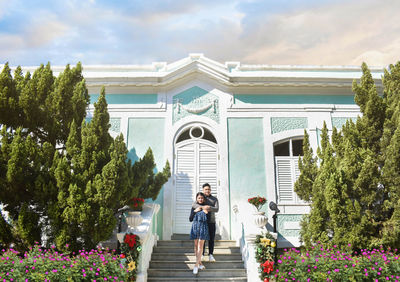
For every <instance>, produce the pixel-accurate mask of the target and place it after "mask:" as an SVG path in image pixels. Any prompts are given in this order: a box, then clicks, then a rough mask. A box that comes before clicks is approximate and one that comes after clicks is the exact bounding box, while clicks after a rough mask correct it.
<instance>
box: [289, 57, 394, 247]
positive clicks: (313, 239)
mask: <svg viewBox="0 0 400 282" xmlns="http://www.w3.org/2000/svg"><path fill="white" fill-rule="evenodd" d="M362 70H363V76H362V78H361V80H360V84H357V83H356V82H354V83H353V91H354V92H355V101H356V103H357V104H358V105H359V106H360V109H361V112H362V116H361V117H358V118H357V120H356V121H355V122H353V121H348V122H347V123H346V124H345V125H344V126H343V128H342V130H341V131H338V130H337V129H336V128H334V130H333V132H332V135H331V138H330V137H329V134H328V129H327V127H326V125H325V124H324V127H323V129H322V135H321V144H320V145H321V146H320V148H318V152H317V159H314V158H313V156H312V150H311V148H310V145H309V142H308V135H307V134H305V139H304V140H305V141H304V148H303V149H304V157H303V159H301V160H299V168H300V171H301V175H300V177H299V179H298V181H297V182H296V184H295V191H296V192H297V194H298V195H299V197H300V198H302V199H303V200H305V201H310V205H311V212H310V214H309V215H306V216H305V217H304V218H303V221H302V224H301V225H302V230H301V237H302V240H303V242H304V243H305V245H306V246H308V247H310V246H312V245H315V244H316V243H317V242H322V243H324V244H326V245H328V246H332V245H340V244H344V243H350V244H351V245H352V246H353V248H355V249H360V248H363V247H368V248H374V247H378V246H380V245H386V246H392V247H397V248H399V247H400V221H399V219H400V217H399V214H400V209H399V208H400V206H399V203H400V201H399V200H400V196H399V195H400V194H399V191H400V153H399V152H400V130H399V125H400V119H399V114H400V99H399V97H400V96H399V95H400V80H399V79H400V64H399V63H398V64H397V65H396V66H393V65H392V66H390V71H386V72H385V77H384V78H383V85H384V93H383V97H382V96H380V95H378V92H377V90H376V86H375V84H374V81H373V79H372V76H371V73H370V71H369V70H368V67H367V66H366V65H365V64H363V65H362ZM316 163H318V164H319V166H318V167H317V165H316Z"/></svg>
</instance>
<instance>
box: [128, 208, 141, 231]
mask: <svg viewBox="0 0 400 282" xmlns="http://www.w3.org/2000/svg"><path fill="white" fill-rule="evenodd" d="M141 213H142V212H141V211H128V212H126V214H125V216H126V218H125V219H126V223H127V224H128V226H129V227H131V228H135V227H136V226H138V225H140V224H141V223H142V221H143V217H142V216H141V215H140V214H141Z"/></svg>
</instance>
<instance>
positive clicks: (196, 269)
mask: <svg viewBox="0 0 400 282" xmlns="http://www.w3.org/2000/svg"><path fill="white" fill-rule="evenodd" d="M197 273H199V268H198V267H197V266H195V267H193V274H197Z"/></svg>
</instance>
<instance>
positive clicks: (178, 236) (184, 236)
mask: <svg viewBox="0 0 400 282" xmlns="http://www.w3.org/2000/svg"><path fill="white" fill-rule="evenodd" d="M189 236H190V235H189V234H172V236H171V240H188V239H189ZM215 240H221V235H219V234H215Z"/></svg>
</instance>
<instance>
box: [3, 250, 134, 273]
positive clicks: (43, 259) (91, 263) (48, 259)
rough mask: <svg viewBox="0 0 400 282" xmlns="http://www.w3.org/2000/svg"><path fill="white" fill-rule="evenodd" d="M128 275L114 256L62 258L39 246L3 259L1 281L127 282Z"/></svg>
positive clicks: (83, 253) (7, 252)
mask: <svg viewBox="0 0 400 282" xmlns="http://www.w3.org/2000/svg"><path fill="white" fill-rule="evenodd" d="M128 275H129V273H128V271H127V269H126V268H125V266H124V265H123V264H122V263H121V260H120V258H119V257H118V256H117V255H116V254H115V253H114V252H109V251H103V250H100V249H98V250H91V251H89V252H88V251H79V253H72V254H62V253H59V252H57V251H56V250H55V249H54V248H53V249H50V250H44V249H42V248H41V247H40V246H38V245H36V246H34V247H33V248H32V249H31V250H30V251H29V252H26V253H25V254H20V253H18V252H16V251H14V250H12V249H10V250H2V254H1V255H0V280H1V281H3V280H4V281H127V279H128Z"/></svg>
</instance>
